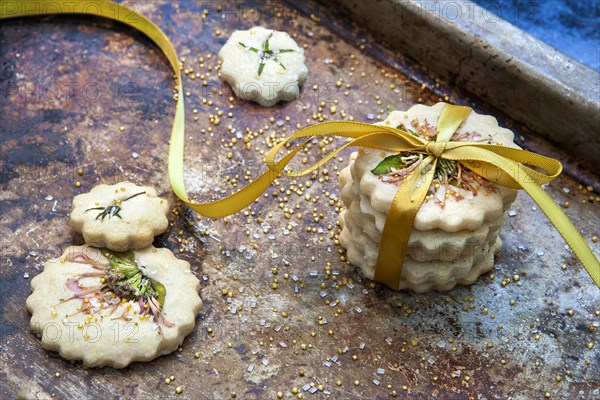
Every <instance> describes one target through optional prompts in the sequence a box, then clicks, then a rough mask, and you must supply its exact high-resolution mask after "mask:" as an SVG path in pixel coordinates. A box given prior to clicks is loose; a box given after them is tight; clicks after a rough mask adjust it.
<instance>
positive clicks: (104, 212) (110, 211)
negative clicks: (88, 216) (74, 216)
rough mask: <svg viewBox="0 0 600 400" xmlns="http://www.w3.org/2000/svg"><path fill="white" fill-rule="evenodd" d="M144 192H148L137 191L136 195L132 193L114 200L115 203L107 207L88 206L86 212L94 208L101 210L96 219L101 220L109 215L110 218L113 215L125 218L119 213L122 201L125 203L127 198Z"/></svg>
mask: <svg viewBox="0 0 600 400" xmlns="http://www.w3.org/2000/svg"><path fill="white" fill-rule="evenodd" d="M142 194H146V192H139V193H136V194H134V195H131V196H129V197H127V198H126V199H123V200H114V204H113V205H111V206H106V207H92V208H88V209H87V210H85V212H88V211H92V210H101V211H100V212H99V213H98V215H96V219H98V218H100V220H101V221H104V218H106V217H107V216H108V218H109V219H110V218H112V217H119V219H123V218H122V217H121V214H119V213H120V212H121V210H122V208H121V203H123V202H124V201H127V200H131V199H133V198H134V197H137V196H139V195H142Z"/></svg>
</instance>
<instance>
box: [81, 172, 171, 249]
mask: <svg viewBox="0 0 600 400" xmlns="http://www.w3.org/2000/svg"><path fill="white" fill-rule="evenodd" d="M168 212H169V203H168V202H167V201H166V200H164V199H161V198H160V197H158V196H157V194H156V190H155V189H154V188H151V187H148V186H136V185H135V184H133V183H131V182H120V183H117V184H115V185H98V186H96V187H95V188H93V189H92V190H91V191H90V192H89V193H84V194H80V195H78V196H76V197H75V199H73V208H72V211H71V220H70V224H71V227H72V228H73V229H74V230H76V231H77V232H81V233H82V235H83V239H84V240H85V242H86V243H87V244H89V245H90V246H95V247H106V248H108V249H110V250H114V251H126V250H130V249H143V248H144V247H147V246H149V245H151V244H152V241H153V240H154V236H156V235H160V234H161V233H163V232H164V231H165V230H167V227H168V225H169V221H168V220H167V214H168Z"/></svg>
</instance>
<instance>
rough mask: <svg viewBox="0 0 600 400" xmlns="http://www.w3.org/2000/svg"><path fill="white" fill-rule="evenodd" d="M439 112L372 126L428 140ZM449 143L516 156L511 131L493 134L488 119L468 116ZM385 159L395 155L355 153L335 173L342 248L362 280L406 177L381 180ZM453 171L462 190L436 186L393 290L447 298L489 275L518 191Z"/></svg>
mask: <svg viewBox="0 0 600 400" xmlns="http://www.w3.org/2000/svg"><path fill="white" fill-rule="evenodd" d="M443 107H444V103H438V104H436V105H434V106H432V107H427V106H423V105H417V106H414V107H412V108H411V109H409V110H408V111H406V112H400V111H394V112H392V113H391V114H390V115H389V116H388V118H387V119H386V120H385V121H384V122H381V123H378V125H387V126H393V127H398V126H400V128H401V129H403V130H405V131H411V132H412V133H413V134H417V135H419V136H421V137H425V138H427V139H428V140H432V138H433V136H435V135H436V134H437V131H436V124H437V120H438V117H439V115H440V113H441V111H442V108H443ZM452 140H458V141H460V140H464V141H473V142H484V143H497V144H502V145H504V146H509V147H514V148H518V146H516V145H515V144H514V143H513V142H512V140H513V134H512V132H511V131H509V130H507V129H504V128H501V127H499V126H498V123H497V121H496V120H495V119H494V118H493V117H490V116H484V115H479V114H477V113H475V112H471V113H470V114H469V116H468V118H467V119H466V121H465V122H464V123H463V124H462V125H461V127H459V128H458V129H457V131H456V133H455V134H454V136H453V138H452ZM391 155H394V153H391V152H385V151H381V150H375V149H367V148H359V149H358V151H357V152H355V153H353V154H352V155H351V156H350V163H349V166H348V167H346V168H344V169H343V170H342V171H341V172H340V178H339V179H340V184H341V185H342V200H343V201H344V204H345V206H346V210H345V211H344V212H343V213H342V214H341V216H340V223H341V226H342V228H343V229H342V233H341V235H340V243H341V244H342V246H344V247H345V248H346V249H347V250H348V259H349V261H350V262H351V263H353V264H355V265H357V266H359V267H360V268H361V269H362V270H363V273H364V274H365V276H367V277H368V278H372V277H373V276H374V272H375V265H376V263H377V255H378V251H379V245H380V243H381V235H382V232H383V228H384V225H385V222H386V218H387V213H388V210H389V208H390V206H391V204H392V201H393V199H394V196H395V194H396V192H397V190H398V187H399V185H400V184H401V183H402V180H403V176H404V175H403V170H402V169H399V170H396V169H390V170H389V172H385V173H381V171H377V170H376V167H378V166H379V165H380V163H381V162H382V161H383V160H384V159H385V158H386V157H388V156H391ZM403 156H405V157H408V158H404V159H403V163H406V164H404V165H407V164H408V165H410V164H409V163H410V162H414V160H417V159H418V158H413V159H411V157H413V156H412V155H410V154H405V155H403ZM457 168H458V167H457V166H455V165H450V166H449V167H448V169H447V170H448V171H449V172H448V173H447V174H448V176H449V177H450V178H451V177H452V176H455V177H456V176H458V178H457V179H460V182H458V181H457V180H455V181H452V179H449V180H448V181H449V182H450V184H445V183H444V181H443V180H438V181H437V185H432V187H431V189H430V193H429V196H428V197H427V198H426V200H425V201H424V203H423V204H422V205H421V207H420V209H419V211H418V213H417V215H416V218H415V221H414V225H413V230H412V232H411V236H410V238H409V241H408V247H407V249H406V254H405V260H404V267H403V272H402V277H401V281H400V285H399V288H398V289H403V288H410V289H413V290H415V291H426V290H431V289H436V290H448V289H450V288H452V287H453V286H454V285H456V284H457V283H458V284H468V283H472V282H473V281H474V280H475V279H476V278H477V277H478V276H479V274H481V273H483V272H485V271H488V270H489V269H491V268H492V267H493V256H494V253H495V252H497V251H499V249H500V245H501V241H500V239H499V237H498V233H499V231H500V228H501V226H502V224H503V222H504V219H505V216H504V212H505V211H506V210H508V208H509V207H510V205H511V204H512V202H513V201H514V200H515V198H516V194H517V191H516V190H513V189H509V188H505V187H502V186H499V185H495V184H493V183H491V182H489V181H486V180H485V179H483V178H481V177H479V176H477V175H475V174H474V173H473V172H471V171H468V170H467V169H466V168H464V166H461V167H460V168H461V170H460V174H457V171H458V170H457ZM444 171H446V170H444ZM376 172H377V174H376ZM435 183H436V181H435V180H434V184H435ZM436 274H437V275H436Z"/></svg>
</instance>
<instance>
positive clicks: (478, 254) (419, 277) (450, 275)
mask: <svg viewBox="0 0 600 400" xmlns="http://www.w3.org/2000/svg"><path fill="white" fill-rule="evenodd" d="M343 214H344V211H342V214H341V225H342V228H343V230H342V233H341V235H340V243H342V245H344V244H346V245H347V257H348V261H350V263H352V264H353V265H357V266H359V267H360V268H361V270H362V272H363V274H364V276H365V277H367V278H369V279H373V278H374V277H375V264H376V262H377V252H378V249H379V243H375V242H373V241H372V240H370V239H369V238H368V237H366V236H365V235H364V234H363V233H362V232H361V229H360V228H358V227H356V226H355V225H353V222H350V221H349V220H348V219H347V218H344V215H343ZM490 243H491V244H490ZM344 246H345V245H344ZM345 247H346V246H345ZM501 247H502V240H501V239H500V238H499V237H496V240H495V241H494V242H486V243H484V244H482V245H481V246H472V247H469V248H468V249H467V250H466V251H464V252H463V253H462V254H460V255H459V257H458V258H456V259H455V260H453V261H445V260H428V261H426V262H421V261H419V260H416V259H414V258H413V257H412V256H410V255H407V256H406V257H405V259H404V265H403V268H402V276H401V280H400V285H399V286H398V290H402V289H411V290H413V291H415V292H417V293H424V292H427V291H430V290H442V291H445V290H450V289H452V288H453V287H454V286H456V285H457V284H460V285H470V284H472V283H474V282H475V281H476V280H477V278H478V277H479V276H480V275H481V274H483V273H485V272H488V271H490V270H491V269H492V268H493V267H494V255H495V254H497V253H498V252H499V251H500V249H501Z"/></svg>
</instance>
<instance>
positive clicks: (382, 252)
mask: <svg viewBox="0 0 600 400" xmlns="http://www.w3.org/2000/svg"><path fill="white" fill-rule="evenodd" d="M48 3H51V4H52V7H48V4H46V2H44V1H41V2H40V1H39V0H21V1H20V2H19V3H16V4H15V5H11V7H6V8H2V9H1V10H0V19H7V18H14V17H23V16H32V15H45V14H89V15H96V16H100V17H105V18H108V19H113V20H116V21H119V22H122V23H124V24H127V25H129V26H131V27H133V28H135V29H137V30H139V31H140V32H142V33H143V34H145V35H146V36H147V37H148V38H150V39H151V40H152V41H153V42H154V43H156V45H157V46H158V47H159V48H160V49H161V50H162V52H163V53H164V55H165V56H166V57H167V59H168V60H169V63H170V64H171V67H172V68H173V71H174V72H175V77H176V79H177V82H176V83H177V90H178V93H179V96H178V98H177V106H176V110H175V118H174V121H173V128H172V131H171V141H170V146H169V179H170V181H171V186H172V188H173V191H174V192H175V194H176V195H177V196H178V197H179V198H180V199H181V200H183V201H184V202H185V203H187V204H188V206H189V207H191V208H192V209H194V210H195V211H196V212H198V213H200V214H202V215H204V216H207V217H211V218H217V217H224V216H227V215H230V214H233V213H235V212H237V211H239V210H241V209H243V208H244V207H246V206H248V205H249V204H251V203H252V202H253V201H254V200H255V199H257V198H258V197H259V196H260V195H261V194H262V193H263V192H264V191H265V190H266V189H267V188H268V187H269V185H270V184H271V183H272V182H273V181H274V180H275V179H276V178H277V176H279V175H280V174H284V175H287V176H291V177H297V176H302V175H306V174H308V173H310V172H312V171H314V170H316V169H317V168H319V167H320V166H321V165H323V164H324V163H325V162H327V161H329V160H330V159H332V158H333V157H335V156H336V155H337V154H338V153H339V152H340V151H342V150H343V149H345V148H346V147H349V146H362V147H370V148H376V149H381V150H385V151H393V152H418V153H423V154H425V155H426V156H427V157H426V158H425V159H424V161H423V162H421V163H420V164H419V166H418V167H417V168H415V170H414V171H412V172H411V173H410V174H409V175H408V176H407V177H406V178H405V179H404V181H403V182H402V184H401V185H400V188H399V189H398V192H397V193H396V195H395V197H394V200H393V202H392V205H391V207H390V210H389V212H388V216H387V219H386V223H385V226H384V229H383V235H382V239H381V245H380V248H379V255H378V260H377V266H376V270H375V280H376V281H379V282H381V283H383V284H385V285H386V286H389V287H390V288H392V289H397V288H398V283H399V282H400V277H401V274H402V263H403V261H404V249H405V248H406V244H407V243H408V239H409V237H410V232H411V230H412V224H413V221H414V219H415V216H416V214H417V212H418V210H419V208H420V207H421V204H422V203H423V200H424V198H425V195H426V194H427V190H428V189H429V186H430V185H431V182H432V180H433V173H427V172H428V171H435V166H436V165H437V162H438V161H439V160H440V159H447V160H454V161H458V162H460V163H461V164H463V165H464V166H466V167H467V168H469V169H471V170H472V171H473V172H475V173H476V174H478V175H480V176H482V177H484V178H486V179H487V180H489V181H491V182H494V183H497V184H500V185H502V186H506V187H510V188H514V189H521V188H522V189H524V190H525V191H526V192H527V193H528V194H529V195H530V196H531V198H532V199H533V200H534V201H535V202H536V203H537V204H538V206H539V207H540V209H541V210H542V211H543V212H544V214H546V216H547V217H548V219H549V220H550V222H552V224H553V225H554V226H555V227H556V229H557V230H558V232H559V233H560V234H561V236H562V237H563V238H564V239H565V241H566V242H567V244H568V245H569V246H570V247H571V249H572V250H573V252H574V253H575V255H576V256H577V258H578V259H579V260H580V261H581V263H582V264H583V266H584V267H585V269H586V270H587V272H588V274H589V275H590V276H591V277H592V279H593V280H594V282H595V283H596V285H597V286H598V287H600V263H599V262H598V259H597V258H596V257H595V256H594V253H593V252H592V250H591V249H590V248H589V246H588V245H587V244H586V242H585V239H584V238H583V237H582V236H581V234H579V232H578V231H577V228H575V226H574V225H573V224H572V223H571V221H570V220H569V219H568V218H567V216H566V215H565V214H564V213H563V212H562V210H561V209H560V207H559V206H558V205H557V204H556V203H555V202H554V200H552V198H551V197H550V196H549V195H548V194H547V193H546V192H545V191H544V190H543V189H542V188H541V186H540V185H542V184H544V183H547V182H549V181H551V180H552V179H554V178H555V177H556V176H558V175H559V174H560V172H561V169H562V167H561V164H560V163H559V162H558V161H557V160H554V159H551V158H548V157H544V156H541V155H538V154H535V153H531V152H528V151H525V150H520V149H513V148H510V147H504V146H498V145H490V144H482V143H473V142H456V141H450V138H451V137H452V135H453V134H454V132H455V131H456V129H458V127H459V126H460V125H461V124H462V122H463V121H464V120H465V119H466V118H467V116H468V114H469V113H470V111H471V109H470V108H468V107H459V106H452V105H446V106H445V107H444V109H443V110H442V113H441V115H440V118H439V120H438V135H437V138H436V140H435V141H434V142H430V141H426V140H424V139H422V138H419V137H417V136H413V135H411V134H409V133H407V132H404V131H402V130H398V129H394V128H390V127H385V126H376V125H370V124H363V123H358V122H346V121H338V122H325V123H321V124H316V125H312V126H309V127H306V128H304V129H301V130H299V131H298V132H296V133H295V134H293V135H291V136H290V137H289V138H287V139H286V140H284V141H282V142H280V143H279V144H277V145H276V146H274V147H273V148H272V149H271V151H270V152H269V153H268V154H267V156H266V165H267V167H268V171H267V172H265V173H264V174H263V175H261V176H260V177H259V178H258V179H257V180H256V181H254V182H252V183H251V184H249V185H248V186H246V187H244V188H243V189H241V190H240V191H239V192H237V193H235V194H234V195H232V196H230V197H227V198H224V199H221V200H218V201H215V202H211V203H205V204H195V203H192V202H191V201H190V200H189V198H188V196H187V193H186V190H185V185H184V179H183V149H184V138H185V106H184V97H185V96H183V86H182V83H181V72H180V65H179V60H178V58H177V52H176V51H175V48H174V47H173V45H172V43H171V42H170V40H169V39H168V37H167V36H166V35H165V34H164V32H163V31H162V30H161V29H160V28H159V27H158V26H156V25H155V24H154V23H153V22H152V21H150V20H149V19H147V18H146V17H144V16H143V15H141V14H139V13H137V12H136V11H134V10H132V9H130V8H128V7H126V6H123V5H121V4H118V3H113V2H111V1H107V0H94V1H86V0H83V1H79V2H72V1H70V0H52V1H51V2H48ZM42 5H45V6H44V7H42ZM12 6H14V7H12ZM132 17H134V18H132ZM326 136H340V137H346V138H350V139H352V140H351V141H349V142H347V143H346V144H344V145H342V146H341V147H339V148H338V149H336V150H334V151H332V152H331V153H329V154H328V155H327V156H325V157H324V158H322V159H321V160H320V161H318V162H317V163H315V164H313V165H312V166H310V167H309V168H306V169H304V170H302V171H298V172H293V171H284V169H285V167H286V165H287V164H288V163H289V162H290V161H291V160H292V158H293V157H294V156H295V155H296V154H297V153H298V151H300V150H301V149H302V148H303V145H304V144H306V143H308V142H309V141H310V140H312V139H313V138H315V137H326ZM299 138H308V140H306V141H305V142H304V144H300V145H298V146H296V147H295V148H294V149H293V150H291V151H290V152H289V153H288V154H287V155H285V156H284V157H283V158H282V159H281V160H279V161H276V160H275V158H276V156H277V154H278V153H279V151H280V150H281V148H282V147H284V146H286V145H287V144H289V143H290V142H291V141H293V140H295V139H299ZM430 165H431V167H430ZM534 168H535V169H534ZM536 169H541V170H543V171H545V172H546V173H542V172H538V171H537V170H536ZM407 199H408V201H407Z"/></svg>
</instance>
